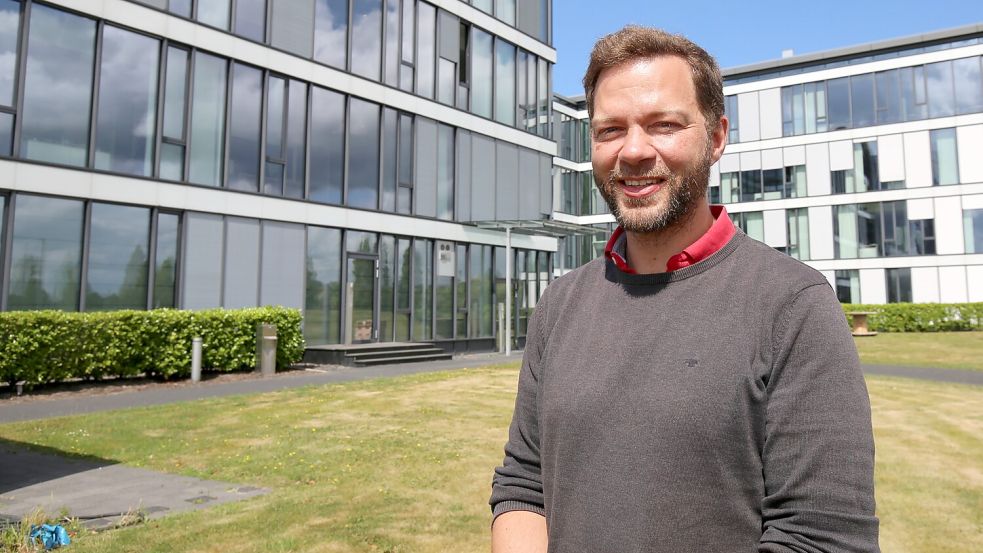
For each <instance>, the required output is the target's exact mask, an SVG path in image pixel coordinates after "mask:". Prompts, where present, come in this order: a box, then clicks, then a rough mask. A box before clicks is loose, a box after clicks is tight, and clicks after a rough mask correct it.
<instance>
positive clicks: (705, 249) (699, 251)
mask: <svg viewBox="0 0 983 553" xmlns="http://www.w3.org/2000/svg"><path fill="white" fill-rule="evenodd" d="M710 213H711V214H712V215H713V218H714V221H713V224H712V225H710V228H709V229H708V230H707V231H706V232H705V233H704V234H703V236H701V237H700V238H699V239H698V240H697V241H696V242H693V243H692V244H690V245H689V246H687V247H686V248H684V249H683V251H681V252H679V253H677V254H676V255H674V256H672V257H670V258H669V261H668V262H666V272H672V271H675V270H677V269H682V268H683V267H689V266H690V265H694V264H696V263H699V262H700V261H703V260H704V259H706V258H708V257H710V256H711V255H713V254H714V253H716V252H717V250H719V249H720V248H722V247H724V244H726V243H727V242H728V241H729V240H730V239H731V237H732V236H734V232H735V231H734V223H732V222H731V221H730V217H729V216H728V215H727V210H726V209H725V208H724V206H722V205H712V206H710ZM627 238H628V237H627V236H625V229H623V228H621V226H618V228H616V229H614V233H613V234H611V238H610V239H609V240H608V243H607V245H606V246H604V257H606V258H608V259H610V260H611V261H613V262H614V264H615V266H617V267H618V268H619V269H621V270H622V271H624V272H626V273H630V274H635V269H632V268H631V266H629V265H628V259H627V258H626V256H625V254H626V253H627V251H628V240H627Z"/></svg>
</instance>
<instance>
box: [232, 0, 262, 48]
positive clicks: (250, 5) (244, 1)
mask: <svg viewBox="0 0 983 553" xmlns="http://www.w3.org/2000/svg"><path fill="white" fill-rule="evenodd" d="M235 33H236V34H237V35H239V36H241V37H245V38H248V39H250V40H255V41H256V42H263V39H264V38H265V36H266V0H236V25H235Z"/></svg>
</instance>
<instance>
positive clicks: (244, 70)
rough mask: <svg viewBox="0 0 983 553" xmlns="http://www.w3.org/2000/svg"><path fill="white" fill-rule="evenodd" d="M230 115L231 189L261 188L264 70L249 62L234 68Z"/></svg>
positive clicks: (253, 190)
mask: <svg viewBox="0 0 983 553" xmlns="http://www.w3.org/2000/svg"><path fill="white" fill-rule="evenodd" d="M231 102H232V104H231V110H230V115H229V184H228V186H229V188H231V189H233V190H247V191H250V192H255V191H257V190H258V189H259V148H260V143H259V142H260V114H261V113H262V109H263V105H262V102H263V72H262V71H260V70H259V69H256V68H253V67H249V66H247V65H241V64H238V63H237V64H235V65H234V66H233V68H232V100H231Z"/></svg>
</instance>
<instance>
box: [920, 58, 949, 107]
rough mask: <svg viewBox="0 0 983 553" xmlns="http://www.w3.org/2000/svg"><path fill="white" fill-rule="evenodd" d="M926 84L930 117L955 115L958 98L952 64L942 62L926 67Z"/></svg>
mask: <svg viewBox="0 0 983 553" xmlns="http://www.w3.org/2000/svg"><path fill="white" fill-rule="evenodd" d="M925 82H926V85H927V87H928V116H929V117H947V116H949V115H954V114H955V113H956V98H955V90H954V89H953V86H954V84H953V82H952V62H951V61H941V62H938V63H930V64H928V65H926V66H925Z"/></svg>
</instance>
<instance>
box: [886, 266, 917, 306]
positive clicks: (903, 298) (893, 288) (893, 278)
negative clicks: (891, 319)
mask: <svg viewBox="0 0 983 553" xmlns="http://www.w3.org/2000/svg"><path fill="white" fill-rule="evenodd" d="M884 275H885V277H886V278H887V301H888V303H899V302H911V269H908V268H904V269H887V270H885V271H884Z"/></svg>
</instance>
